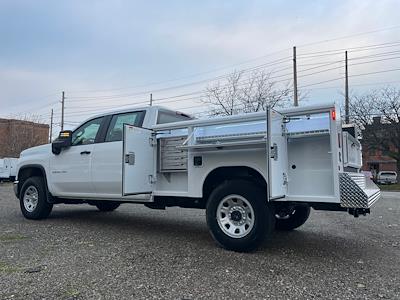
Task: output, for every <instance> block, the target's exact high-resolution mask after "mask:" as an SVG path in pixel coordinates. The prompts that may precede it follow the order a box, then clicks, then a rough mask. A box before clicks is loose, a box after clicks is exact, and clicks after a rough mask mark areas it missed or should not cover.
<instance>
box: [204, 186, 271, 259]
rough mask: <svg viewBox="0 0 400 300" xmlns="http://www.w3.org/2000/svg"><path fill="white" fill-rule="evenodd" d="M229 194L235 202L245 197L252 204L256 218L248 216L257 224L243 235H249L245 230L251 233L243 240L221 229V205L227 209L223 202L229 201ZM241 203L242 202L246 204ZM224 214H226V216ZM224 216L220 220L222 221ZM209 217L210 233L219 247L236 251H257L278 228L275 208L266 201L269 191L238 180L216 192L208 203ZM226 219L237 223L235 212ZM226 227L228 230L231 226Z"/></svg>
mask: <svg viewBox="0 0 400 300" xmlns="http://www.w3.org/2000/svg"><path fill="white" fill-rule="evenodd" d="M230 195H231V196H232V197H233V198H232V199H233V201H235V200H234V197H235V195H239V196H241V197H243V198H244V199H245V200H247V202H248V203H249V204H250V206H251V208H252V210H253V212H254V216H253V217H251V216H250V215H248V216H250V218H252V219H253V222H254V223H253V225H252V227H250V226H249V227H248V229H245V230H244V232H246V230H248V232H247V233H246V235H244V236H242V237H231V236H229V235H228V233H226V232H225V231H226V229H224V230H223V229H222V228H221V227H223V225H221V226H220V225H219V222H218V220H217V219H218V218H219V217H218V216H217V213H221V211H219V212H218V207H219V205H220V203H221V205H222V206H224V203H223V202H222V201H224V199H225V201H226V199H228V198H230V197H229V196H230ZM236 201H237V200H236ZM239 201H242V200H239ZM241 203H243V201H242V202H241ZM246 205H247V204H246ZM222 206H221V207H222ZM245 207H247V206H245ZM232 209H233V208H232ZM221 214H222V215H223V214H224V213H221ZM246 214H248V213H247V212H246V213H245V214H244V215H246ZM222 215H221V217H220V218H222ZM241 216H242V215H241ZM206 217H207V224H208V228H209V230H210V233H211V235H212V237H213V238H214V240H215V241H216V242H217V244H218V245H220V246H221V247H223V248H225V249H228V250H233V251H237V252H249V251H252V250H254V249H256V248H257V247H258V246H260V245H261V244H262V243H263V241H264V240H265V238H266V237H267V236H268V235H269V234H270V233H271V231H272V230H273V229H274V226H275V218H274V214H273V208H272V206H270V205H269V204H268V202H267V195H266V191H265V190H263V189H261V188H260V187H258V186H257V185H255V184H253V183H251V182H249V181H246V180H239V179H237V180H230V181H226V182H224V183H222V184H221V185H219V186H218V187H217V188H215V189H214V191H213V192H212V193H211V195H210V197H209V199H208V202H207V207H206ZM226 218H228V219H229V220H230V222H234V221H235V220H234V219H233V213H231V214H229V217H228V216H227V217H226ZM250 218H249V219H250ZM220 220H221V219H220ZM225 226H227V224H225ZM229 226H230V225H229ZM226 228H227V229H228V230H229V227H226ZM232 228H233V229H235V228H236V227H235V226H234V225H233V227H232Z"/></svg>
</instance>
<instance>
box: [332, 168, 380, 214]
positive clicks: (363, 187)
mask: <svg viewBox="0 0 400 300" xmlns="http://www.w3.org/2000/svg"><path fill="white" fill-rule="evenodd" d="M339 184H340V205H341V206H342V207H347V208H366V209H367V208H370V207H371V206H372V205H373V204H374V203H375V202H376V201H378V200H379V198H380V196H381V191H380V189H379V188H378V187H377V186H376V185H375V183H373V182H372V180H371V179H369V178H366V177H365V175H364V174H362V173H339Z"/></svg>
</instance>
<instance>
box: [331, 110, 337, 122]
mask: <svg viewBox="0 0 400 300" xmlns="http://www.w3.org/2000/svg"><path fill="white" fill-rule="evenodd" d="M331 115H332V120H333V121H335V120H336V110H332V112H331Z"/></svg>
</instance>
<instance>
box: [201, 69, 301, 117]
mask: <svg viewBox="0 0 400 300" xmlns="http://www.w3.org/2000/svg"><path fill="white" fill-rule="evenodd" d="M271 75H272V73H271V72H269V73H266V72H265V71H254V72H252V73H251V74H250V75H248V76H245V73H244V72H243V71H242V72H233V73H232V74H230V75H229V76H228V78H227V80H226V82H225V83H224V84H221V82H217V83H216V84H214V85H212V86H209V87H208V88H207V92H206V98H205V99H204V100H203V102H204V103H206V104H209V105H210V106H211V112H210V113H211V115H235V114H238V113H249V112H256V111H262V110H266V108H267V106H270V107H278V106H279V107H281V106H287V105H289V103H290V101H291V97H290V96H291V87H290V84H289V83H287V84H283V85H282V84H281V85H279V84H278V82H276V81H273V80H272V76H271ZM302 98H304V96H303V97H302Z"/></svg>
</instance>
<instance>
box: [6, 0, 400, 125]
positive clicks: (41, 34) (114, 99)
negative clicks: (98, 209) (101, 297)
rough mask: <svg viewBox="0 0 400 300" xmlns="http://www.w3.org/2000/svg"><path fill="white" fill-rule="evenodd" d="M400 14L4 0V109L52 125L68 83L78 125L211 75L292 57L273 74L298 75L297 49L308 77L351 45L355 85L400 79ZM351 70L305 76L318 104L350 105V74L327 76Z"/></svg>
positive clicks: (237, 4)
mask: <svg viewBox="0 0 400 300" xmlns="http://www.w3.org/2000/svg"><path fill="white" fill-rule="evenodd" d="M399 11H400V1H397V0H393V1H391V0H380V1H376V0H375V1H372V0H363V1H361V0H360V1H356V0H336V1H307V0H303V1H294V0H293V1H94V0H93V1H50V0H49V1H45V0H43V1H18V0H10V1H8V0H2V1H1V2H0V25H1V26H0V37H1V47H0V115H1V116H15V115H22V114H26V113H27V114H36V115H41V118H42V120H43V121H44V122H48V121H49V114H50V109H51V108H54V109H55V116H56V122H59V117H60V104H59V103H58V101H59V100H60V97H61V91H63V90H65V92H66V96H67V100H66V121H67V122H71V124H70V126H73V123H72V122H79V121H82V120H83V119H85V118H87V117H89V116H90V115H91V114H93V113H95V112H96V111H99V110H105V109H110V108H112V107H121V106H122V105H129V104H136V103H141V102H145V101H148V98H149V93H150V92H153V95H154V98H155V99H159V98H165V97H175V96H177V95H182V94H187V93H193V92H201V91H202V90H204V89H205V87H207V85H209V84H212V81H208V80H209V79H212V78H215V77H217V76H220V75H224V74H227V73H229V72H232V71H233V70H240V69H243V68H250V67H254V66H259V65H262V64H267V63H268V62H271V61H276V60H278V59H283V60H284V62H281V63H280V64H278V65H274V66H268V65H267V66H266V70H267V71H274V72H276V74H277V75H282V77H281V78H282V79H286V78H287V79H288V80H289V79H290V75H288V76H283V75H285V74H287V72H289V73H290V72H291V70H290V66H291V61H290V56H291V53H292V46H294V45H296V46H298V55H299V57H298V64H299V72H301V71H303V72H304V73H303V75H305V74H307V71H304V70H305V69H307V68H310V67H313V66H316V65H315V64H316V63H321V64H322V63H326V62H335V61H340V60H342V59H343V56H344V54H343V51H344V50H343V51H337V52H324V55H319V56H316V55H315V54H314V55H313V56H311V57H308V56H309V53H313V52H319V51H328V50H335V49H350V52H349V58H350V59H354V60H353V61H351V62H350V64H352V65H351V66H350V69H349V73H350V76H352V77H351V78H350V85H351V89H352V91H353V92H365V91H366V90H367V89H371V88H377V87H379V86H382V85H384V84H387V83H388V82H390V83H391V84H392V85H396V86H398V85H399V83H400V79H399V74H400V71H390V72H387V70H393V69H396V68H400V62H399V59H398V57H397V56H400V55H398V53H400V52H398V53H396V51H399V50H400V21H398V15H399ZM361 33H363V34H361ZM343 37H347V38H343ZM325 40H329V41H326V42H321V41H325ZM395 42H398V44H395ZM387 43H391V44H387ZM382 44H384V45H382ZM371 45H381V46H377V47H369V48H368V46H371ZM357 47H363V48H357ZM366 47H367V48H366ZM351 49H352V50H351ZM362 57H365V58H364V59H363V58H362ZM285 58H289V59H288V60H287V61H285ZM340 65H341V63H340V62H339V63H337V64H334V63H333V64H332V66H326V67H323V68H320V69H315V70H314V71H319V70H326V69H329V68H332V69H333V70H330V71H324V72H321V73H317V74H314V75H309V76H299V86H300V87H303V86H306V87H304V88H303V89H306V90H307V93H308V98H307V101H306V103H308V104H312V103H316V102H323V101H332V100H335V101H341V100H342V96H340V92H341V91H342V90H343V80H333V81H329V82H325V83H319V82H322V81H328V80H332V79H335V78H338V77H339V78H340V77H342V76H343V72H344V70H343V69H342V68H336V69H334V68H335V67H338V66H340ZM285 68H286V71H280V70H282V69H285ZM380 71H385V72H382V73H376V74H365V73H371V72H380ZM279 72H280V73H279ZM310 72H311V71H309V72H308V73H310ZM362 74H365V75H362ZM299 75H301V73H299ZM398 80H399V82H398ZM196 82H197V83H196ZM155 83H156V84H155ZM317 83H319V84H317ZM195 96H196V97H197V98H196V97H194V96H192V97H180V98H179V97H178V98H171V100H175V102H168V101H165V102H164V105H165V106H167V107H170V108H176V109H180V110H182V111H185V112H189V113H190V112H196V111H199V110H201V109H204V106H203V107H201V104H200V103H199V102H198V101H199V97H200V96H201V93H198V94H195ZM188 98H191V99H188ZM177 100H179V101H177ZM161 102H163V101H160V104H161Z"/></svg>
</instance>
